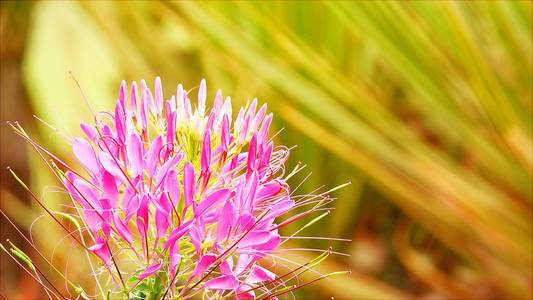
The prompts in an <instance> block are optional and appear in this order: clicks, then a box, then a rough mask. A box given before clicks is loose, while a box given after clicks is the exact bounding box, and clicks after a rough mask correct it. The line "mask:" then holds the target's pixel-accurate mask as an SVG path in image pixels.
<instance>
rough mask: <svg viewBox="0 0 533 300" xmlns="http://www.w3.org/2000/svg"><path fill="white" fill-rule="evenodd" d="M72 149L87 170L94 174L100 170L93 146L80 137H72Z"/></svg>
mask: <svg viewBox="0 0 533 300" xmlns="http://www.w3.org/2000/svg"><path fill="white" fill-rule="evenodd" d="M72 150H73V151H74V155H75V156H76V158H77V159H78V160H79V161H80V162H81V163H82V164H83V165H84V166H85V167H86V168H87V170H89V172H90V173H91V175H93V176H94V175H96V174H98V173H99V171H100V164H99V163H98V159H97V158H96V153H95V152H94V149H93V146H91V144H90V143H89V142H88V141H87V140H86V139H82V138H74V139H73V141H72Z"/></svg>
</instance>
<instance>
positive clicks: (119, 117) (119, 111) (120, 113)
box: [115, 101, 126, 144]
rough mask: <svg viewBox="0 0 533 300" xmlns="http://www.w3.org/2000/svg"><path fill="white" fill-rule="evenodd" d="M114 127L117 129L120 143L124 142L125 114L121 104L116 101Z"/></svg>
mask: <svg viewBox="0 0 533 300" xmlns="http://www.w3.org/2000/svg"><path fill="white" fill-rule="evenodd" d="M115 129H116V130H117V138H118V141H119V143H120V144H124V141H125V140H126V115H125V114H124V108H123V107H122V104H121V103H120V102H119V101H117V104H116V105H115Z"/></svg>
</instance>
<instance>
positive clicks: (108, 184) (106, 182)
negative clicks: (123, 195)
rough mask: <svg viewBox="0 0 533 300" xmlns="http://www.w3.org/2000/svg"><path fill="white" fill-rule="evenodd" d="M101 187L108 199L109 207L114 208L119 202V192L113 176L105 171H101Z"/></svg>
mask: <svg viewBox="0 0 533 300" xmlns="http://www.w3.org/2000/svg"><path fill="white" fill-rule="evenodd" d="M102 187H103V190H104V195H105V197H107V199H109V201H110V203H111V207H113V208H116V207H117V206H118V204H119V203H118V202H119V194H118V188H117V183H116V181H115V177H114V176H113V175H111V173H109V172H107V171H103V172H102Z"/></svg>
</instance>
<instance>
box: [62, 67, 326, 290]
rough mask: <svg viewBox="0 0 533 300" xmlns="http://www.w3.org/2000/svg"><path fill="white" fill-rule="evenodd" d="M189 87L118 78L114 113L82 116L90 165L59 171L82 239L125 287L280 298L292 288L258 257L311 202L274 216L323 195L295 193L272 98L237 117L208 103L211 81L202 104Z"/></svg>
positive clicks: (79, 154)
mask: <svg viewBox="0 0 533 300" xmlns="http://www.w3.org/2000/svg"><path fill="white" fill-rule="evenodd" d="M190 96H191V93H190V92H188V91H187V90H185V89H184V88H183V87H182V85H181V84H180V85H178V87H177V92H176V95H172V96H171V97H170V98H169V99H168V100H165V98H164V96H163V91H162V86H161V80H160V78H159V77H158V78H156V80H155V89H154V91H153V93H152V91H151V90H150V89H149V88H148V87H147V85H146V83H145V82H144V81H141V83H140V86H138V85H137V84H136V83H135V82H133V83H132V84H131V87H130V89H129V90H128V89H127V85H126V83H125V82H124V81H123V82H122V85H121V87H120V92H119V98H118V100H117V102H116V105H115V108H114V113H99V114H97V115H95V124H93V125H89V124H85V123H82V124H81V128H82V130H83V132H84V133H85V137H80V138H74V139H72V150H73V152H74V155H75V156H76V158H77V159H78V160H79V162H80V164H81V166H82V167H83V168H84V169H85V171H86V173H87V174H88V175H81V174H80V173H78V172H75V171H73V169H72V168H70V167H68V169H69V171H67V172H62V173H60V174H61V179H62V181H63V184H64V185H65V187H66V190H67V192H68V194H69V195H70V196H71V198H72V199H73V201H74V203H75V205H74V206H75V208H76V210H77V213H78V214H79V216H80V217H81V218H80V219H81V221H82V222H83V225H84V227H85V228H86V229H87V232H88V234H89V235H90V238H91V239H90V240H91V241H92V244H91V245H87V247H86V249H88V251H90V252H92V253H94V255H96V256H97V257H98V258H99V260H100V261H101V263H102V264H101V265H102V267H101V268H102V271H103V272H100V273H106V274H108V275H109V276H110V278H112V279H113V280H114V282H115V285H114V286H115V289H114V292H116V293H123V294H124V295H125V296H127V297H137V298H146V299H160V298H167V297H168V298H172V299H182V298H183V299H187V298H190V297H193V296H194V295H196V294H201V295H203V296H204V297H207V298H216V299H219V298H231V299H233V298H235V299H255V298H256V297H257V298H264V297H270V298H274V299H275V298H277V296H278V295H281V294H283V293H286V292H290V291H291V290H292V289H293V288H294V287H291V286H287V285H286V284H285V280H284V279H283V278H282V277H281V276H277V275H276V274H275V273H274V272H273V271H272V270H269V269H268V268H267V267H265V265H266V264H260V263H259V262H260V260H261V259H262V258H264V257H266V256H270V255H272V254H273V253H274V251H276V249H278V247H279V246H280V244H281V243H282V237H281V236H280V233H279V232H278V230H279V229H280V228H281V227H283V226H285V225H287V224H290V223H292V222H293V221H295V220H297V219H299V218H300V217H303V216H306V215H307V214H308V213H309V212H312V211H314V210H312V209H311V210H308V211H304V212H303V213H299V214H298V215H296V216H293V217H291V218H289V219H286V220H285V221H283V222H281V223H280V221H278V219H279V218H278V217H279V216H281V215H283V214H286V213H287V212H289V211H291V210H293V209H295V208H298V207H302V206H304V205H306V204H309V203H311V204H312V203H316V202H317V201H314V202H313V201H311V200H310V199H313V198H320V197H319V196H315V197H311V198H310V199H307V200H306V201H304V202H305V203H297V201H295V199H294V197H293V196H291V191H290V188H289V186H288V184H287V182H286V179H287V178H288V177H289V176H285V175H284V174H285V165H284V164H285V161H286V160H287V158H288V155H289V149H288V148H287V147H285V146H275V145H274V142H273V141H272V139H271V138H269V129H270V126H271V122H272V114H271V113H270V114H269V113H268V112H267V106H266V104H264V105H262V106H259V104H258V102H257V99H254V100H253V101H251V102H248V103H247V105H246V106H245V107H243V108H240V109H239V110H238V111H236V117H234V116H233V115H234V114H235V112H234V109H233V107H232V104H231V99H230V97H226V98H225V99H224V97H223V96H222V92H221V91H220V90H218V91H217V93H216V96H215V97H214V102H213V104H212V108H211V109H208V103H207V88H206V82H205V80H202V81H201V84H200V86H199V88H198V96H197V103H195V104H193V103H192V102H191V99H190ZM64 166H66V164H65V165H64ZM284 176H285V177H284ZM302 199H305V198H302ZM316 207H318V205H315V208H316ZM119 252H126V253H127V261H126V263H124V262H123V260H121V263H120V264H118V263H117V259H115V257H118V256H120V254H119ZM122 256H123V255H122ZM119 265H120V267H119ZM128 266H129V267H130V269H131V270H129V271H128V270H126V269H127V267H128ZM302 267H304V266H300V268H302ZM305 268H307V267H305ZM121 270H122V271H121ZM286 275H290V276H289V278H288V279H290V278H294V277H295V276H296V275H297V274H296V273H294V274H291V272H289V273H288V274H285V275H284V276H286ZM285 279H287V278H285ZM112 282H113V281H112ZM101 289H102V288H101ZM112 290H113V289H112Z"/></svg>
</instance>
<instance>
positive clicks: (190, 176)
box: [183, 162, 195, 206]
mask: <svg viewBox="0 0 533 300" xmlns="http://www.w3.org/2000/svg"><path fill="white" fill-rule="evenodd" d="M194 181H195V176H194V167H193V165H192V164H191V163H190V162H187V163H186V164H185V166H184V167H183V195H184V197H185V205H186V206H189V205H191V204H192V203H193V202H194V186H195V184H194Z"/></svg>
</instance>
